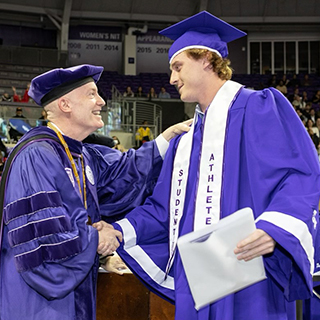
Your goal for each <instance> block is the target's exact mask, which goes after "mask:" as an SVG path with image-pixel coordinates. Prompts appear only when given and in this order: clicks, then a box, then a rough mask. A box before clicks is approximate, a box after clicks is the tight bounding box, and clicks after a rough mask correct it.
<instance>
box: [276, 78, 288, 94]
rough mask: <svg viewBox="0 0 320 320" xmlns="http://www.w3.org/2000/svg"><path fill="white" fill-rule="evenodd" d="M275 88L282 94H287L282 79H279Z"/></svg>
mask: <svg viewBox="0 0 320 320" xmlns="http://www.w3.org/2000/svg"><path fill="white" fill-rule="evenodd" d="M276 89H278V90H279V91H280V92H281V93H282V94H283V95H284V96H287V94H288V89H287V86H286V85H285V84H284V82H283V80H282V79H281V80H280V81H279V84H278V85H277V86H276Z"/></svg>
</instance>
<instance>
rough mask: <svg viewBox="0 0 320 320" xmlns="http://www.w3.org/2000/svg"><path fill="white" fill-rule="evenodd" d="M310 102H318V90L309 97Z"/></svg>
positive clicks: (319, 99) (319, 96) (319, 100)
mask: <svg viewBox="0 0 320 320" xmlns="http://www.w3.org/2000/svg"><path fill="white" fill-rule="evenodd" d="M311 101H312V103H315V104H316V103H319V102H320V90H317V91H316V92H315V94H314V95H313V97H312V99H311Z"/></svg>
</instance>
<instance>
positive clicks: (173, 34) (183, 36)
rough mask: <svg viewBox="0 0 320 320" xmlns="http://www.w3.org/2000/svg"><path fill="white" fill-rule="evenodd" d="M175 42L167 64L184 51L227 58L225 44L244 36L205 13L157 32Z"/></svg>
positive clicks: (241, 32)
mask: <svg viewBox="0 0 320 320" xmlns="http://www.w3.org/2000/svg"><path fill="white" fill-rule="evenodd" d="M159 33H160V34H162V35H164V36H166V37H168V38H170V39H172V40H175V41H174V43H173V44H172V46H171V47H170V49H169V62H170V63H171V61H172V59H173V58H174V57H175V56H176V55H177V54H179V53H180V52H182V51H184V50H186V49H192V48H199V49H208V50H210V51H213V52H216V53H218V54H219V55H220V56H221V57H223V58H225V57H227V56H228V47H227V43H228V42H230V41H232V40H235V39H238V38H241V37H243V36H245V35H246V33H245V32H243V31H241V30H239V29H237V28H235V27H233V26H232V25H230V24H228V23H226V22H225V21H223V20H221V19H219V18H217V17H215V16H214V15H212V14H211V13H209V12H207V11H202V12H200V13H198V14H196V15H194V16H192V17H189V18H187V19H185V20H182V21H180V22H178V23H176V24H174V25H172V26H170V27H168V28H166V29H163V30H161V31H160V32H159Z"/></svg>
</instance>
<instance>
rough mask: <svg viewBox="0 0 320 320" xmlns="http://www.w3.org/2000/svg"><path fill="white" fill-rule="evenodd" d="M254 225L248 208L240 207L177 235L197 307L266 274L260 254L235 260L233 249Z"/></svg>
mask: <svg viewBox="0 0 320 320" xmlns="http://www.w3.org/2000/svg"><path fill="white" fill-rule="evenodd" d="M255 229H256V227H255V223H254V217H253V213H252V210H251V209H250V208H244V209H241V210H239V211H237V212H235V213H233V214H232V215H230V216H228V217H226V218H224V219H221V220H220V221H219V222H218V223H217V224H215V225H213V226H209V227H207V228H204V229H201V230H198V231H195V232H191V233H189V234H186V235H184V236H182V237H180V238H179V239H178V248H179V252H180V256H181V259H182V263H183V267H184V269H185V272H186V276H187V279H188V283H189V287H190V290H191V293H192V296H193V299H194V301H195V308H196V309H197V310H199V309H200V308H202V307H204V306H206V305H208V304H210V303H212V302H214V301H216V300H219V299H220V298H223V297H225V296H227V295H229V294H231V293H234V292H236V291H239V290H241V289H243V288H245V287H247V286H249V285H251V284H254V283H256V282H258V281H261V280H263V279H265V278H266V275H265V269H264V265H263V261H262V257H258V258H255V259H253V260H250V261H247V262H246V261H243V260H241V261H239V260H238V259H237V257H236V255H235V254H234V252H233V251H234V249H235V248H236V245H237V243H238V242H239V241H241V240H243V239H245V238H246V237H247V236H249V235H250V234H251V233H252V232H254V231H255Z"/></svg>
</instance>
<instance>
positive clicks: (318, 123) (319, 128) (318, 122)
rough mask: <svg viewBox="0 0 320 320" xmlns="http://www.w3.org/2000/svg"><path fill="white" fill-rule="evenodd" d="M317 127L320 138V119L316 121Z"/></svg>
mask: <svg viewBox="0 0 320 320" xmlns="http://www.w3.org/2000/svg"><path fill="white" fill-rule="evenodd" d="M316 127H317V128H318V130H319V137H320V118H317V120H316Z"/></svg>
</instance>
